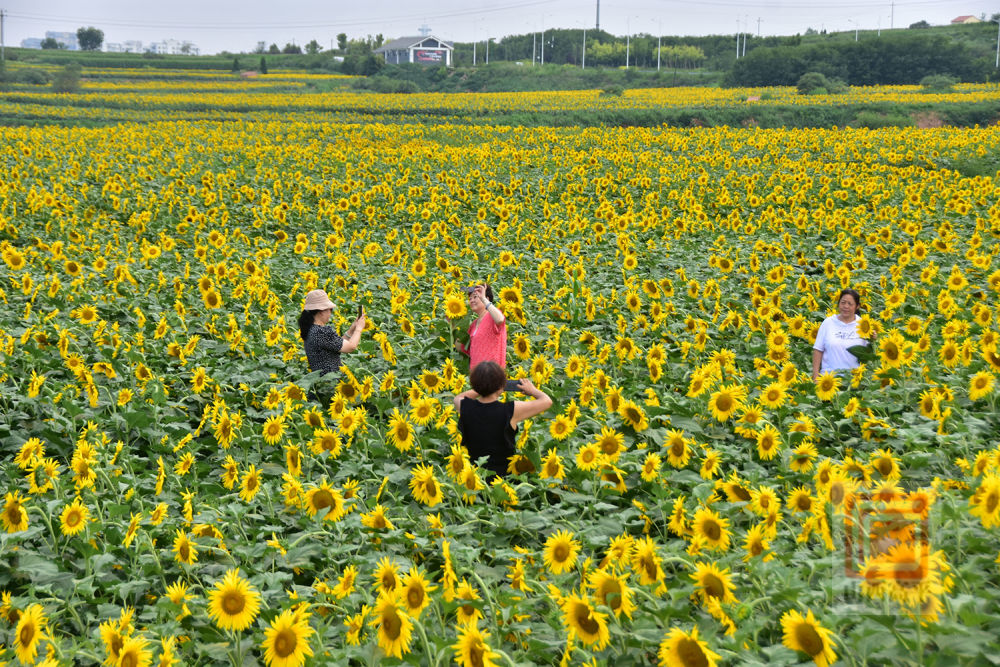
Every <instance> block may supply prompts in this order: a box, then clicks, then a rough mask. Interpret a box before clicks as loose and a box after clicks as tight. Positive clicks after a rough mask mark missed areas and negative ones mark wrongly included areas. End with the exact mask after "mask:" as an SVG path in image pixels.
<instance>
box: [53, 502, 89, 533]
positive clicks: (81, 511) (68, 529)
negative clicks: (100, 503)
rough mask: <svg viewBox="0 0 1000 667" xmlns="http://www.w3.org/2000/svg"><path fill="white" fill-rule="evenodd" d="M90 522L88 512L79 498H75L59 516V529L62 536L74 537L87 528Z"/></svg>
mask: <svg viewBox="0 0 1000 667" xmlns="http://www.w3.org/2000/svg"><path fill="white" fill-rule="evenodd" d="M89 520H90V511H89V510H88V509H87V506H86V505H84V504H83V502H82V501H81V500H80V498H76V499H75V500H74V501H73V502H72V503H70V504H69V505H67V506H66V507H64V508H63V511H62V513H61V514H60V515H59V529H60V530H61V531H62V534H63V535H76V534H77V533H79V532H80V531H82V530H83V529H84V528H86V527H87V522H88V521H89Z"/></svg>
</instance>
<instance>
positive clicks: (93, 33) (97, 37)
mask: <svg viewBox="0 0 1000 667" xmlns="http://www.w3.org/2000/svg"><path fill="white" fill-rule="evenodd" d="M76 41H77V43H78V44H79V45H80V49H81V50H83V51H100V49H101V44H103V43H104V31H103V30H99V29H98V28H95V27H94V26H88V27H86V28H79V29H78V30H77V31H76Z"/></svg>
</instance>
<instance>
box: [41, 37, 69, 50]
mask: <svg viewBox="0 0 1000 667" xmlns="http://www.w3.org/2000/svg"><path fill="white" fill-rule="evenodd" d="M42 48H43V49H65V48H66V45H65V44H63V43H62V42H59V41H56V38H55V37H46V38H45V39H43V40H42Z"/></svg>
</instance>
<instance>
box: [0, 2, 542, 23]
mask: <svg viewBox="0 0 1000 667" xmlns="http://www.w3.org/2000/svg"><path fill="white" fill-rule="evenodd" d="M545 4H549V0H525V1H523V2H516V3H511V4H506V5H497V6H493V7H479V8H472V9H462V10H458V11H450V12H441V13H439V14H427V13H426V12H421V13H420V14H409V15H400V16H392V17H386V16H380V17H376V18H371V19H359V20H353V21H333V22H316V21H304V22H289V23H280V22H279V23H275V22H268V23H235V22H228V21H227V22H226V23H216V24H208V23H204V22H198V23H188V22H184V21H123V20H121V19H103V18H95V17H81V16H52V15H44V14H29V13H21V12H18V13H14V14H8V16H12V17H16V18H20V19H24V20H28V21H37V22H42V21H45V22H54V21H63V22H75V23H81V22H82V23H88V24H92V23H98V24H101V25H106V26H115V27H121V28H161V29H167V28H169V29H175V30H179V29H183V30H274V29H279V30H281V29H285V30H289V29H306V28H352V27H362V26H377V25H384V24H385V23H386V22H388V21H392V22H400V21H411V20H423V19H425V18H426V19H447V18H462V17H467V16H480V15H483V14H496V13H498V12H507V11H512V10H517V9H525V8H528V7H535V6H538V5H545Z"/></svg>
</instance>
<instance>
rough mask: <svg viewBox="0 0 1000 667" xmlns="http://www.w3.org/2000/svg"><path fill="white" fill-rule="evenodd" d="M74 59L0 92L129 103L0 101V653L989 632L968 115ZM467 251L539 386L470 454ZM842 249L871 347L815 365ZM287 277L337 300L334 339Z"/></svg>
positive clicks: (982, 320)
mask: <svg viewBox="0 0 1000 667" xmlns="http://www.w3.org/2000/svg"><path fill="white" fill-rule="evenodd" d="M93 94H97V93H93ZM102 94H107V95H112V96H114V95H117V96H119V97H116V98H115V99H117V100H118V101H117V102H115V104H118V106H117V107H115V106H114V105H105V106H102V107H100V108H99V109H98V108H95V107H93V106H91V102H90V101H89V98H88V97H87V96H86V95H78V96H73V95H68V96H57V97H58V99H56V100H49V101H45V100H41V101H40V100H39V99H21V100H20V101H19V99H20V98H19V97H18V96H22V97H23V96H24V93H21V92H17V91H15V92H11V93H5V94H0V103H2V104H3V106H4V108H5V109H9V110H13V111H12V113H13V115H14V116H17V115H18V114H22V115H23V116H24V117H29V116H31V115H32V114H36V113H37V112H38V109H39V108H49V107H50V106H51V105H53V104H55V105H56V106H58V108H59V109H60V110H65V116H64V117H63V120H67V119H69V120H72V119H73V118H84V117H86V115H87V114H89V113H93V114H96V115H103V114H106V113H112V112H109V111H108V109H114V111H113V113H114V114H121V116H122V117H121V118H119V119H117V120H115V122H113V123H111V124H108V125H106V126H103V127H98V128H93V127H74V126H73V125H72V123H70V124H67V125H65V126H63V125H48V126H47V125H42V126H40V127H4V128H0V136H2V141H0V164H2V167H3V169H2V174H0V256H2V260H3V263H2V264H0V272H2V275H0V300H2V301H3V309H2V311H0V360H2V368H0V405H2V410H0V501H2V505H0V664H11V665H13V664H25V665H31V664H45V665H101V664H103V665H125V666H128V667H135V666H145V665H154V664H155V665H163V666H166V665H172V664H178V665H179V664H184V665H216V664H219V665H258V664H263V665H278V666H282V667H284V666H297V665H301V664H313V665H320V664H324V665H347V664H351V665H371V664H411V665H446V664H450V663H452V662H455V663H458V664H460V665H529V664H566V665H577V664H593V665H598V664H613V665H616V666H617V665H652V664H659V665H669V666H675V665H683V666H685V667H693V666H695V665H797V664H803V663H815V664H816V665H820V666H824V665H832V664H835V663H840V664H850V665H862V664H894V665H911V664H912V665H917V664H921V665H956V664H970V665H971V664H993V663H996V662H998V661H1000V659H998V657H997V652H996V645H997V644H996V637H997V635H998V633H1000V617H998V616H997V614H996V610H997V605H998V604H1000V564H998V561H1000V558H998V553H1000V533H998V526H1000V416H998V414H997V394H998V393H1000V392H998V391H997V388H996V385H997V376H998V374H1000V352H998V349H997V347H998V342H1000V306H998V305H997V304H998V295H1000V260H998V254H1000V182H998V179H997V174H996V173H995V171H993V173H986V175H982V174H980V175H966V174H968V173H969V172H968V171H967V170H966V171H963V170H960V169H956V168H953V166H954V165H963V164H965V165H967V164H969V163H970V161H978V163H979V164H987V165H988V164H990V160H994V163H993V164H995V156H996V155H997V154H998V153H1000V129H998V128H997V127H996V126H991V127H988V128H978V127H977V128H968V129H955V128H937V129H932V130H918V129H913V128H905V129H903V128H889V129H882V130H867V129H844V128H830V129H808V130H787V129H784V130H783V129H776V130H765V129H759V128H728V127H721V128H690V129H676V128H666V127H662V128H614V127H597V128H553V127H539V128H524V127H516V126H503V125H499V126H493V125H490V124H485V123H484V124H476V123H463V124H456V123H447V122H442V121H441V120H440V119H437V120H433V119H424V122H412V120H409V121H408V120H407V118H406V117H405V116H400V115H389V116H382V115H379V109H378V108H372V109H370V110H369V112H368V113H367V115H366V117H365V121H364V122H356V121H357V119H355V120H352V121H348V120H344V119H342V118H331V117H329V116H330V115H332V114H333V113H334V112H336V109H332V110H331V113H330V114H326V115H325V114H324V113H323V112H321V111H310V112H309V113H308V114H306V113H292V114H290V115H289V116H288V117H287V118H281V117H280V116H281V114H280V107H281V106H282V104H283V102H282V101H281V100H280V99H276V100H275V102H274V107H275V109H276V111H268V112H267V114H266V115H253V114H247V115H240V113H239V109H240V108H241V106H240V105H251V106H253V105H258V101H257V98H258V97H260V96H267V95H271V94H273V95H275V96H280V95H288V94H289V93H285V92H281V93H278V92H274V93H268V92H266V91H265V92H259V91H255V92H249V93H248V92H240V91H238V90H227V91H221V92H219V93H218V95H219V96H221V97H224V98H225V101H224V102H220V103H219V107H218V108H217V109H216V107H213V104H215V102H214V101H213V100H214V98H212V97H209V98H206V101H205V102H204V104H205V106H204V109H203V110H201V111H199V112H198V113H197V114H196V115H195V116H196V117H190V118H188V117H184V115H183V113H180V112H176V114H175V112H170V114H165V111H164V109H165V108H169V107H170V104H171V103H170V99H171V96H173V95H175V94H177V93H176V91H174V90H173V88H171V87H166V88H164V89H163V90H160V91H158V92H154V93H150V94H149V95H145V94H143V95H137V94H135V93H130V92H124V93H116V92H114V91H106V92H105V93H102ZM660 94H661V93H660V92H656V93H653V92H650V93H649V94H648V95H647V97H650V98H652V97H655V95H660ZM684 94H685V95H691V96H696V93H694V92H691V91H688V92H685V93H684ZM706 94H711V95H716V94H717V91H712V92H710V93H706ZM976 94H979V93H976ZM328 95H334V94H332V93H330V94H328ZM576 95H580V96H582V95H586V93H579V94H576ZM153 97H156V98H157V99H159V100H161V102H162V104H160V103H153V102H150V101H149V100H150V99H151V98H153ZM442 97H443V98H447V97H448V96H442ZM469 97H470V96H469V95H461V96H459V95H456V96H454V100H450V101H449V102H448V103H449V104H456V105H461V104H465V103H466V102H465V101H464V100H465V99H467V98H469ZM640 97H641V96H640ZM368 99H370V100H373V101H372V102H371V103H372V104H375V105H381V104H382V103H383V102H382V101H375V100H384V99H386V98H377V97H370V98H368ZM552 99H554V100H555V99H557V97H553V98H552ZM558 99H562V98H558ZM567 99H572V97H571V96H569V97H567ZM581 99H582V98H581ZM487 102H488V104H491V105H493V104H498V102H497V101H496V100H492V99H491V100H488V101H487ZM357 103H358V104H360V103H361V102H357ZM470 103H471V104H473V105H476V104H481V103H483V102H482V100H480V101H473V102H470ZM352 104H354V103H353V102H352ZM264 106H270V104H265V105H264ZM216 111H218V113H220V114H223V115H225V116H226V117H225V118H221V117H219V118H215V117H213V114H215V113H216ZM45 113H49V112H48V111H46V112H45ZM60 113H62V111H60ZM171 114H174V115H171ZM102 117H103V116H102ZM105 119H106V120H107V118H105ZM111 120H114V119H111ZM986 171H987V172H989V170H988V169H987V170H986ZM482 281H489V282H490V283H491V284H492V285H493V288H494V290H495V293H496V303H497V305H498V306H499V308H500V309H501V310H502V311H503V312H504V313H505V315H506V317H507V321H508V332H509V347H508V373H509V374H510V375H512V376H514V377H529V378H531V379H532V381H533V382H534V383H535V384H537V385H538V386H539V387H540V388H541V389H542V390H543V391H545V392H546V393H548V394H549V395H550V396H552V398H553V399H554V401H555V404H554V406H553V408H552V409H551V410H549V411H548V412H547V413H544V414H542V415H540V416H539V417H536V418H535V419H534V420H532V422H530V423H524V424H522V425H521V428H520V430H519V432H518V441H517V444H518V454H517V455H516V456H515V457H514V458H513V459H512V460H511V461H510V467H509V471H510V474H509V475H508V476H506V477H505V478H502V479H497V480H493V481H490V480H489V479H488V478H487V476H486V475H485V474H483V472H482V471H481V470H480V469H479V468H478V467H477V465H476V464H477V462H476V461H470V460H469V458H468V455H467V454H466V453H465V452H464V450H463V449H462V448H461V447H460V440H461V438H460V435H459V434H458V432H457V416H456V414H455V412H454V408H453V407H452V402H451V399H452V397H453V396H454V394H456V393H458V392H461V391H463V390H464V389H467V388H468V382H467V373H468V368H467V364H466V362H465V361H464V359H463V358H461V357H460V356H459V355H458V354H457V353H456V352H455V351H454V343H455V341H456V340H458V339H459V338H461V337H462V336H463V335H464V333H465V331H466V329H467V327H468V324H469V317H470V313H469V311H468V308H467V304H466V300H465V295H464V292H463V291H462V288H463V287H464V286H467V285H470V284H473V283H477V282H482ZM845 287H852V288H854V289H857V290H858V291H859V292H860V293H861V295H862V310H863V318H862V322H861V329H862V331H863V332H864V333H865V335H866V336H867V337H868V338H869V339H870V341H871V346H872V352H873V354H872V355H871V358H870V359H868V360H867V361H866V363H865V364H864V365H863V366H862V367H860V368H859V369H858V370H857V371H855V372H853V373H852V374H849V375H847V376H837V375H821V376H820V377H819V379H818V380H817V381H815V382H814V381H813V379H812V377H811V373H810V358H811V346H812V340H813V338H814V337H815V333H816V331H817V329H818V327H819V323H820V322H821V321H822V319H823V318H824V317H826V316H827V315H829V314H832V313H833V312H834V306H835V299H836V297H837V294H838V293H839V292H840V290H841V289H843V288H845ZM315 288H323V289H325V290H326V291H327V292H328V293H329V294H330V297H331V298H332V299H333V301H334V302H335V303H336V304H337V305H338V308H337V310H335V312H334V319H333V324H334V325H335V326H337V327H338V328H339V330H341V331H343V330H344V328H346V326H348V324H349V323H350V321H352V319H353V317H354V315H355V313H356V311H357V309H358V307H359V306H360V307H363V308H364V309H365V311H366V313H367V315H368V325H367V328H366V330H365V332H364V334H363V336H362V343H361V346H360V348H359V350H358V351H356V352H354V353H352V354H345V355H344V357H343V360H344V363H345V364H346V366H345V367H344V368H343V369H342V372H341V374H340V376H339V377H338V378H337V380H336V381H330V380H326V379H320V378H318V377H317V376H316V375H315V374H310V373H309V372H308V367H307V364H306V362H305V355H304V350H303V347H302V343H301V340H300V339H299V337H298V330H297V326H296V319H297V317H298V315H299V313H300V311H301V307H302V300H303V298H304V295H305V294H306V292H308V291H309V290H312V289H315ZM316 392H326V393H330V394H332V395H333V399H332V401H331V402H330V404H329V406H328V407H324V406H323V405H321V404H319V403H317V402H316V401H314V400H313V399H312V396H315V395H316ZM508 398H510V397H508Z"/></svg>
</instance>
